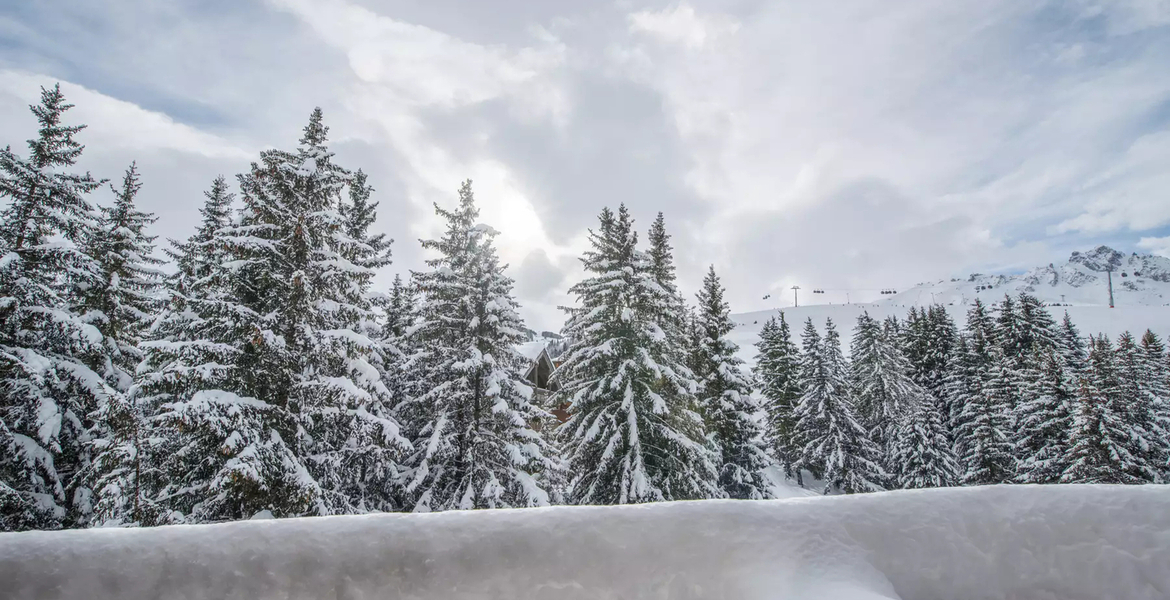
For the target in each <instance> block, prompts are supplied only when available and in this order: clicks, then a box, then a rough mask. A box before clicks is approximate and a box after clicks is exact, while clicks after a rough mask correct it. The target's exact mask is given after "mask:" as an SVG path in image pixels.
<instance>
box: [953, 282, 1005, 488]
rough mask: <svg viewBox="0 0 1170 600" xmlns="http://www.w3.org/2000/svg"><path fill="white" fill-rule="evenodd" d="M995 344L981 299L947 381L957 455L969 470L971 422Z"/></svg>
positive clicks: (971, 312) (971, 313)
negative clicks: (966, 461)
mask: <svg viewBox="0 0 1170 600" xmlns="http://www.w3.org/2000/svg"><path fill="white" fill-rule="evenodd" d="M993 344H994V340H993V329H992V321H991V317H990V315H989V314H988V312H987V308H986V307H985V306H984V305H983V303H982V302H980V301H979V299H976V300H975V302H974V304H973V305H972V306H971V308H970V309H968V311H967V324H966V327H965V328H964V330H963V333H962V335H961V336H960V338H959V343H958V347H957V348H956V351H955V360H954V363H953V364H952V367H951V372H950V374H949V377H948V380H947V397H948V402H947V404H948V405H949V409H950V414H949V415H945V417H946V418H948V420H949V429H950V431H951V437H952V439H953V440H954V443H955V454H956V456H957V457H958V459H959V462H960V467H961V468H962V469H964V470H965V469H966V466H967V465H966V463H965V460H966V457H967V455H968V453H969V451H970V448H971V446H972V444H973V443H974V442H973V440H971V439H970V437H969V436H970V434H971V433H972V432H973V431H974V425H973V424H972V423H970V422H969V419H970V418H972V417H973V416H974V415H975V414H976V413H977V409H976V407H975V406H968V405H969V404H976V403H982V402H983V400H982V397H983V389H984V386H985V383H986V381H987V379H988V372H989V371H990V369H991V350H992V346H993Z"/></svg>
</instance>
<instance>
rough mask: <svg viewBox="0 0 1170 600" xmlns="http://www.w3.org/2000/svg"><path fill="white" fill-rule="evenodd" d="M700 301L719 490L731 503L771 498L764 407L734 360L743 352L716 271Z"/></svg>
mask: <svg viewBox="0 0 1170 600" xmlns="http://www.w3.org/2000/svg"><path fill="white" fill-rule="evenodd" d="M697 299H698V307H699V328H700V330H701V332H702V341H701V342H700V345H699V352H700V354H701V356H702V364H701V366H700V369H699V371H698V372H696V373H695V375H696V376H697V377H698V378H699V403H700V406H701V407H702V408H703V412H704V414H705V415H706V418H707V423H708V430H709V432H710V435H711V438H712V440H713V441H714V444H715V448H716V451H717V452H719V454H720V456H721V459H720V461H719V466H718V469H719V487H720V488H721V489H722V490H723V493H724V494H725V495H727V496H728V497H729V498H740V499H760V498H768V497H771V496H772V488H773V485H774V483H773V482H772V481H771V477H770V476H769V474H768V472H767V469H768V467H770V466H772V464H773V463H772V460H771V459H770V458H769V457H768V454H767V451H766V450H765V449H764V439H763V432H762V431H761V429H760V424H759V421H758V420H757V418H758V416H757V415H758V413H759V412H760V407H759V405H758V404H757V402H756V401H755V400H754V399H753V398H752V389H751V382H750V380H749V379H748V377H747V376H745V375H744V373H743V372H742V364H743V361H741V360H740V359H739V358H737V357H736V356H735V353H736V352H737V351H738V350H739V347H738V346H736V345H735V344H734V343H733V342H731V341H729V340H728V339H727V334H729V333H731V331H732V330H733V329H735V324H734V323H732V321H731V316H730V315H731V309H730V308H729V306H728V304H727V302H726V301H725V300H724V299H723V285H722V284H721V283H720V282H719V276H718V275H716V274H715V267H713V266H712V267H711V268H710V269H708V271H707V276H706V277H704V278H703V289H701V290H700V291H699V293H698V295H697Z"/></svg>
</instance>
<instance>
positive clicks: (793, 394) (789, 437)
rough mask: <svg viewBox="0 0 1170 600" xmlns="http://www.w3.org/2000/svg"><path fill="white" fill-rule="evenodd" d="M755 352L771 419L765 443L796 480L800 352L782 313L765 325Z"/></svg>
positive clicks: (766, 409)
mask: <svg viewBox="0 0 1170 600" xmlns="http://www.w3.org/2000/svg"><path fill="white" fill-rule="evenodd" d="M756 348H757V349H758V350H759V354H757V355H756V366H755V376H756V381H758V382H759V385H760V394H761V395H762V396H763V397H764V411H765V413H766V414H767V416H768V421H767V426H766V427H765V432H764V435H765V439H766V440H767V442H768V446H769V447H770V448H771V449H772V452H773V453H774V454H775V456H776V458H777V460H778V461H779V462H780V464H781V465H783V467H784V470H785V473H786V474H787V475H788V476H789V477H795V476H796V473H795V472H794V469H793V468H792V467H793V465H794V464H795V463H796V460H797V459H798V458H799V457H800V451H801V446H800V445H799V444H798V443H797V442H796V439H795V429H796V404H797V403H798V402H799V401H800V396H801V390H800V349H799V348H798V347H797V346H796V344H795V343H794V342H793V341H792V332H791V331H790V330H789V328H788V322H787V321H785V320H784V313H783V312H781V313H780V315H779V318H777V317H772V318H770V319H768V320H767V321H765V322H764V326H763V328H761V330H760V341H758V342H757V343H756Z"/></svg>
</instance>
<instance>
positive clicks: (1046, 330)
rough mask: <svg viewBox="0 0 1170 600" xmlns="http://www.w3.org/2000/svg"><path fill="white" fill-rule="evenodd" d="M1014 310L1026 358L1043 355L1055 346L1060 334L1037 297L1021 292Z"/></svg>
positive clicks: (1054, 322)
mask: <svg viewBox="0 0 1170 600" xmlns="http://www.w3.org/2000/svg"><path fill="white" fill-rule="evenodd" d="M1016 310H1017V311H1018V312H1019V324H1020V337H1021V344H1022V346H1023V348H1024V353H1025V356H1026V357H1027V358H1028V359H1035V358H1036V357H1038V356H1044V354H1045V353H1046V352H1047V351H1048V350H1050V349H1052V348H1055V347H1056V346H1057V343H1058V339H1059V337H1060V335H1059V333H1058V331H1057V326H1056V321H1054V320H1053V319H1052V315H1051V314H1050V313H1049V312H1048V310H1047V309H1045V308H1044V304H1043V303H1041V302H1040V299H1039V298H1037V297H1035V296H1032V295H1031V294H1026V293H1023V292H1021V293H1020V295H1019V298H1018V299H1017V303H1016Z"/></svg>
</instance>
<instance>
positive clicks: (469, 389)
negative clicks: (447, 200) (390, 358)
mask: <svg viewBox="0 0 1170 600" xmlns="http://www.w3.org/2000/svg"><path fill="white" fill-rule="evenodd" d="M435 212H436V213H437V214H438V215H439V216H440V217H442V218H443V219H444V220H446V222H447V228H446V231H445V232H444V234H443V236H442V237H441V238H439V239H437V240H424V241H423V247H424V248H426V249H430V250H434V251H436V252H437V253H438V255H439V256H438V257H436V258H433V259H430V260H428V261H427V266H428V267H430V270H428V271H424V272H419V273H416V274H415V277H416V280H417V282H418V284H419V287H420V288H421V289H422V290H423V297H422V301H421V304H420V306H419V323H418V325H417V328H416V330H415V331H413V332H412V333H410V334H409V335H410V337H411V338H412V339H413V341H412V343H413V344H414V346H415V348H417V350H416V354H415V355H414V356H413V357H412V358H411V360H410V362H409V364H408V367H407V368H408V369H418V370H419V371H420V373H421V377H420V380H421V384H422V386H421V390H422V394H421V395H419V396H418V397H416V398H413V399H411V400H410V401H408V402H407V403H406V404H405V405H402V406H400V407H399V413H400V414H402V416H403V418H404V419H406V421H407V422H408V423H409V424H410V427H409V429H410V431H411V434H412V435H413V437H414V441H415V452H414V454H413V455H412V456H411V457H410V458H409V460H408V461H407V470H406V472H405V483H406V493H407V494H408V496H409V497H410V498H411V504H412V505H413V507H414V510H415V511H420V512H421V511H437V510H451V509H472V508H508V507H524V506H543V505H546V504H548V503H549V496H548V492H547V490H546V489H545V486H544V485H543V484H542V482H541V481H540V478H541V477H543V476H544V475H545V474H546V473H547V471H548V470H549V469H552V468H555V467H556V465H555V464H554V461H553V458H552V456H551V451H550V448H549V446H548V444H547V443H546V442H545V440H544V438H543V437H542V435H541V434H540V433H539V432H538V431H536V430H534V429H533V428H532V426H531V425H532V424H533V423H534V422H536V421H537V420H538V419H540V418H542V417H543V416H544V415H543V411H541V410H540V409H539V408H538V407H537V406H536V405H535V404H533V402H532V389H531V388H530V387H528V386H527V385H526V384H525V382H524V381H523V371H522V367H523V366H524V364H523V359H522V357H521V356H520V355H519V354H517V353H516V352H515V350H514V347H515V346H516V345H518V344H519V343H521V342H522V341H524V340H525V334H524V331H525V329H524V324H523V322H522V321H521V320H520V316H519V314H518V313H517V309H518V305H517V303H516V300H515V299H514V298H513V296H512V285H513V283H512V280H511V279H510V278H509V277H507V276H506V275H504V266H503V265H501V264H500V262H499V258H498V257H497V256H496V249H495V246H494V244H493V241H492V240H493V238H494V237H495V235H496V232H495V231H494V230H493V229H492V228H491V227H489V226H487V225H484V224H481V223H478V219H479V209H478V208H476V206H475V197H474V195H473V194H472V191H471V182H470V181H465V182H463V186H462V187H460V189H459V205H458V206H457V207H456V208H455V209H454V210H446V209H443V208H440V207H438V206H436V207H435Z"/></svg>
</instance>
